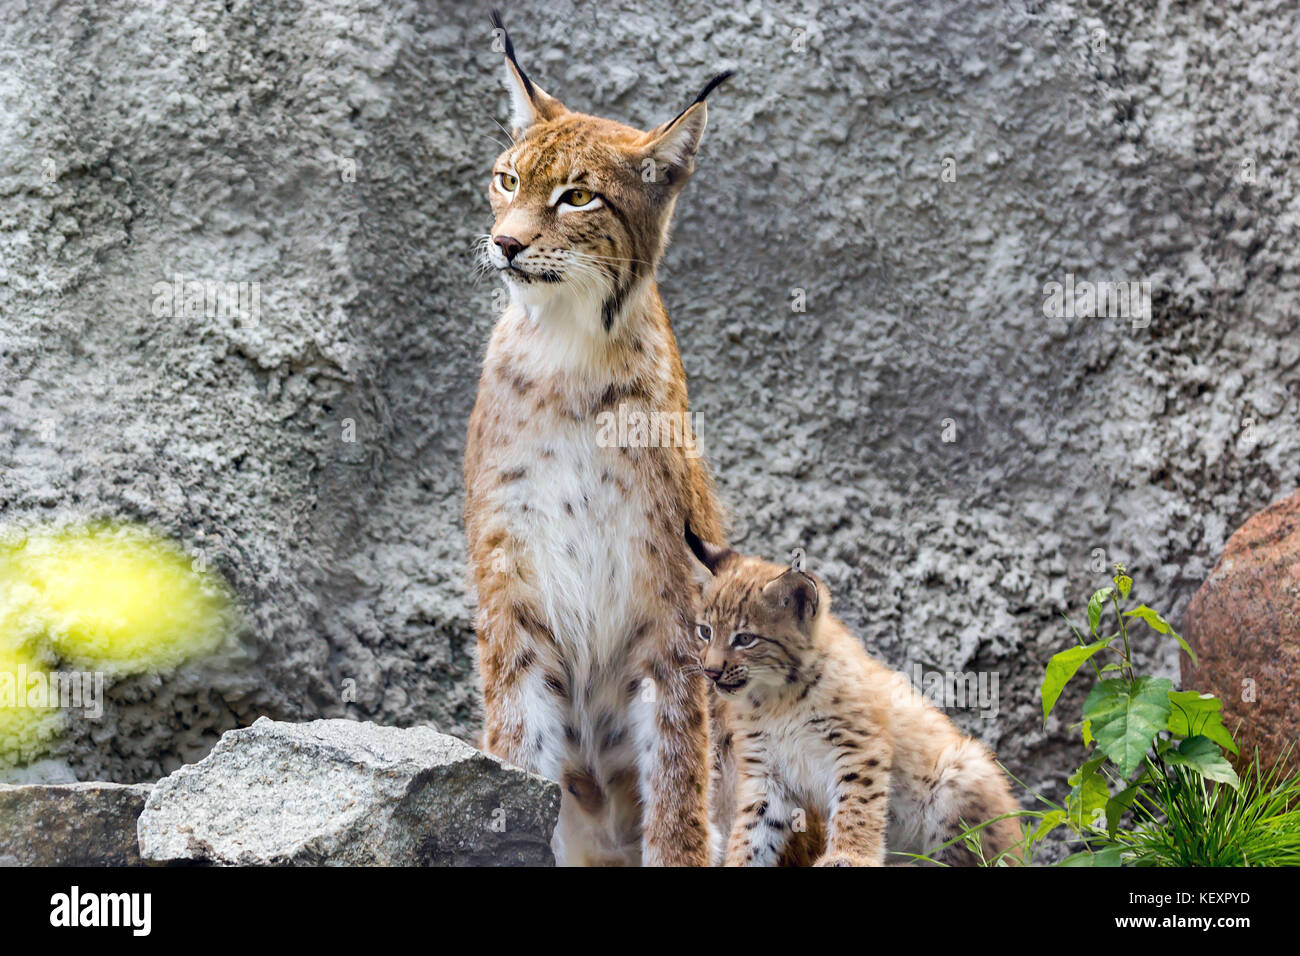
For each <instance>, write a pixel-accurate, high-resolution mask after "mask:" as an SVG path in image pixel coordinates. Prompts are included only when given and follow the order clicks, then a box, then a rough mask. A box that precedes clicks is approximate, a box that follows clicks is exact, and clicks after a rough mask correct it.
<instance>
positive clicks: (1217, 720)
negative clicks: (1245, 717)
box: [1165, 690, 1238, 753]
mask: <svg viewBox="0 0 1300 956" xmlns="http://www.w3.org/2000/svg"><path fill="white" fill-rule="evenodd" d="M1169 702H1170V704H1171V705H1172V708H1173V709H1172V710H1171V711H1170V712H1169V723H1168V724H1167V725H1166V728H1165V729H1166V730H1168V731H1169V732H1170V733H1171V734H1175V735H1177V736H1179V737H1194V736H1196V735H1197V734H1200V735H1201V736H1203V737H1209V738H1210V739H1211V740H1213V741H1214V742H1215V743H1216V744H1218V745H1219V746H1221V747H1223V748H1224V749H1226V750H1230V751H1232V752H1233V753H1237V752H1238V751H1237V744H1236V741H1234V740H1233V739H1232V734H1230V733H1228V728H1227V727H1225V726H1223V701H1221V700H1219V698H1217V697H1215V696H1214V695H1213V694H1198V693H1197V692H1196V691H1194V690H1171V691H1170V692H1169Z"/></svg>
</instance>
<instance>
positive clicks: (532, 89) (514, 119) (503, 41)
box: [491, 10, 567, 139]
mask: <svg viewBox="0 0 1300 956" xmlns="http://www.w3.org/2000/svg"><path fill="white" fill-rule="evenodd" d="M491 19H492V48H493V49H494V50H498V51H499V52H504V53H505V55H506V89H507V90H509V91H510V126H511V128H512V129H511V134H512V135H513V136H514V137H515V138H516V139H517V138H518V137H520V136H522V135H523V134H524V133H526V132H527V131H528V129H529V127H531V126H532V125H533V124H535V123H540V122H544V121H546V120H553V119H555V118H556V117H558V116H561V115H563V114H564V113H566V112H567V110H565V108H564V106H563V104H561V103H560V101H559V100H557V99H556V98H555V97H553V96H551V95H549V94H548V93H547V92H546V91H545V90H543V89H542V88H541V87H540V86H538V85H537V84H536V83H534V82H533V81H532V80H530V79H529V78H528V74H527V73H525V72H524V70H523V67H521V66H520V65H519V61H518V60H517V59H515V45H514V43H512V42H511V41H510V34H509V33H507V32H506V28H505V24H503V23H502V22H501V14H500V13H498V12H497V11H496V10H493V11H492V14H491Z"/></svg>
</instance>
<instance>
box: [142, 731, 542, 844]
mask: <svg viewBox="0 0 1300 956" xmlns="http://www.w3.org/2000/svg"><path fill="white" fill-rule="evenodd" d="M559 808H560V791H559V787H558V786H556V785H555V784H554V783H552V782H550V781H548V780H544V779H542V778H541V777H538V776H535V775H533V774H529V773H526V772H525V771H523V770H520V769H518V768H515V767H511V766H510V765H508V764H505V763H502V762H501V761H500V760H498V759H497V758H495V757H492V756H489V755H488V754H484V753H481V752H479V751H477V750H475V749H474V748H473V747H470V746H469V745H468V744H465V743H463V742H462V741H460V740H457V739H456V738H454V737H448V736H446V735H445V734H440V733H438V732H437V731H435V730H433V729H431V728H428V727H412V728H409V729H400V728H396V727H380V726H378V725H376V724H372V723H359V722H356V721H350V720H315V721H311V722H310V723H304V724H293V723H280V722H276V721H272V720H269V719H267V718H265V717H263V718H261V719H259V720H258V721H257V722H256V723H254V724H253V725H252V726H251V727H247V728H244V729H242V730H234V731H230V732H229V733H227V734H225V735H224V736H223V737H222V738H221V740H220V742H219V743H218V744H217V745H216V747H214V748H213V750H212V752H211V753H210V754H209V755H208V756H207V757H205V758H204V759H203V760H201V761H199V762H198V763H196V764H190V765H188V766H185V767H182V768H181V769H179V770H177V771H176V772H175V773H173V774H172V775H171V776H169V777H166V778H164V779H163V780H161V781H160V782H159V783H158V785H157V786H156V787H155V788H154V791H153V793H152V794H151V795H150V798H149V802H148V804H147V805H146V806H145V809H144V813H143V814H142V815H141V816H140V822H139V838H140V853H141V855H142V856H143V857H144V858H145V859H146V860H152V861H158V862H179V861H189V862H199V863H213V864H225V865H254V866H256V865H282V864H300V865H313V864H323V865H381V866H552V865H554V857H553V856H552V854H551V848H550V839H551V833H552V831H553V830H554V829H555V821H556V817H557V815H558V813H559Z"/></svg>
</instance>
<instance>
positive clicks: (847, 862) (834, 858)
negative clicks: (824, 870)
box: [813, 853, 872, 866]
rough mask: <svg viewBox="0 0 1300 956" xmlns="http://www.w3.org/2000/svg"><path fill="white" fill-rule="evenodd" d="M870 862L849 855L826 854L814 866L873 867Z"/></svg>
mask: <svg viewBox="0 0 1300 956" xmlns="http://www.w3.org/2000/svg"><path fill="white" fill-rule="evenodd" d="M871 865H872V863H871V861H870V860H866V859H863V858H862V857H857V856H850V855H849V854H847V853H826V854H824V855H823V856H822V857H821V858H820V859H819V860H818V861H817V862H816V863H814V864H813V866H871Z"/></svg>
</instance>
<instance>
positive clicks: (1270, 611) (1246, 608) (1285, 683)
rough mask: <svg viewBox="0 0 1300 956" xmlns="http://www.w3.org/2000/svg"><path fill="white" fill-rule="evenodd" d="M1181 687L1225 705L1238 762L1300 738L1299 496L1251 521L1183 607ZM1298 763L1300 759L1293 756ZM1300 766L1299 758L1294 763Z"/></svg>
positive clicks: (1269, 754)
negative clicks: (1185, 649) (1191, 656)
mask: <svg viewBox="0 0 1300 956" xmlns="http://www.w3.org/2000/svg"><path fill="white" fill-rule="evenodd" d="M1183 636H1184V637H1186V638H1187V641H1188V643H1189V644H1191V646H1192V647H1193V648H1195V650H1196V653H1197V655H1198V657H1199V659H1200V660H1199V666H1197V667H1193V666H1192V663H1191V661H1190V660H1188V659H1187V657H1186V656H1185V655H1184V656H1183V664H1182V672H1183V687H1184V688H1185V689H1187V690H1198V691H1202V692H1209V693H1212V694H1215V695H1216V696H1218V697H1219V698H1220V699H1221V700H1222V701H1223V710H1224V723H1225V724H1226V725H1227V727H1228V729H1229V730H1231V731H1233V732H1234V734H1235V736H1236V739H1237V743H1238V744H1239V745H1240V747H1241V756H1242V758H1243V759H1250V758H1251V756H1252V755H1253V753H1254V749H1255V747H1256V746H1258V747H1259V750H1260V758H1261V760H1262V761H1264V763H1265V766H1269V765H1271V764H1272V762H1273V760H1274V759H1275V758H1276V757H1277V756H1278V754H1279V753H1280V752H1281V751H1282V750H1283V749H1284V748H1286V747H1287V746H1288V745H1293V744H1295V743H1296V742H1297V740H1300V492H1296V493H1295V494H1292V495H1291V496H1290V497H1289V498H1284V499H1283V500H1281V501H1279V502H1277V503H1276V504H1274V505H1272V506H1271V507H1269V508H1266V509H1265V510H1263V511H1261V512H1260V513H1259V514H1257V515H1255V516H1254V517H1252V518H1251V519H1250V520H1249V521H1247V522H1246V523H1245V524H1244V525H1242V526H1241V528H1240V529H1239V530H1238V531H1237V532H1236V533H1235V534H1234V535H1233V536H1232V537H1231V538H1229V539H1228V545H1227V547H1226V548H1224V550H1223V557H1221V558H1220V559H1219V563H1218V564H1217V565H1216V566H1215V568H1214V571H1213V572H1212V573H1211V574H1210V576H1209V578H1207V579H1206V581H1205V583H1204V584H1202V585H1201V588H1200V590H1199V591H1197V592H1196V595H1195V596H1194V597H1193V598H1192V601H1191V603H1190V604H1189V605H1188V606H1187V614H1186V615H1185V616H1184V618H1183ZM1295 757H1296V758H1300V754H1296V755H1295ZM1293 763H1296V764H1300V759H1293Z"/></svg>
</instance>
